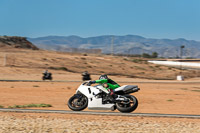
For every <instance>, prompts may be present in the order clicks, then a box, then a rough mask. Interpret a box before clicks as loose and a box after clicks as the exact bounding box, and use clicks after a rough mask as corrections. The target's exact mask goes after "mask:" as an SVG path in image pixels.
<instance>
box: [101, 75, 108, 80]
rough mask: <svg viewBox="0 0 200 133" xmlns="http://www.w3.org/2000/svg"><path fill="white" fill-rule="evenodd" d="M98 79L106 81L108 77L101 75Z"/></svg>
mask: <svg viewBox="0 0 200 133" xmlns="http://www.w3.org/2000/svg"><path fill="white" fill-rule="evenodd" d="M99 79H108V76H107V75H106V74H104V75H101V76H100V77H99Z"/></svg>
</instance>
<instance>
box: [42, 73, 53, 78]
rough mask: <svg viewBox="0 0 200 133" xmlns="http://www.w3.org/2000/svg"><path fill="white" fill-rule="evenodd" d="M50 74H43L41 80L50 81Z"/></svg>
mask: <svg viewBox="0 0 200 133" xmlns="http://www.w3.org/2000/svg"><path fill="white" fill-rule="evenodd" d="M52 79H53V78H52V74H51V73H49V72H48V73H43V77H42V80H52Z"/></svg>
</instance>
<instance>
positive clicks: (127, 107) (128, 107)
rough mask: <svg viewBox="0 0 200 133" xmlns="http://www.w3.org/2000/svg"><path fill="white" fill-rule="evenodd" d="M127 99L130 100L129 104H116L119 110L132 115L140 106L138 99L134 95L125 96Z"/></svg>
mask: <svg viewBox="0 0 200 133" xmlns="http://www.w3.org/2000/svg"><path fill="white" fill-rule="evenodd" d="M125 97H126V98H128V99H129V101H128V102H124V101H121V102H120V103H116V106H117V110H119V111H120V112H123V113H130V112H132V111H134V110H135V109H136V108H137V106H138V100H137V98H136V97H134V96H132V95H125Z"/></svg>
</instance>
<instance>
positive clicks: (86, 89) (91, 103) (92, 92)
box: [76, 84, 115, 110]
mask: <svg viewBox="0 0 200 133" xmlns="http://www.w3.org/2000/svg"><path fill="white" fill-rule="evenodd" d="M101 91H104V92H105V93H109V92H108V91H107V90H106V89H105V88H104V87H103V86H102V85H97V86H87V85H84V84H81V85H80V86H79V88H78V89H77V91H76V93H78V92H81V93H82V94H84V95H85V96H86V97H87V98H88V109H93V110H114V108H115V104H111V103H109V104H102V98H98V97H96V95H97V94H99V93H100V92H101Z"/></svg>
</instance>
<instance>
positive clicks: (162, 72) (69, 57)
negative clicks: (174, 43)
mask: <svg viewBox="0 0 200 133" xmlns="http://www.w3.org/2000/svg"><path fill="white" fill-rule="evenodd" d="M5 54H6V58H7V62H6V66H7V67H0V70H1V71H3V72H4V73H12V72H16V73H20V74H22V73H28V72H27V71H32V72H35V73H37V71H38V70H40V71H42V70H44V69H50V70H51V71H54V73H60V72H64V73H65V72H73V73H82V72H83V71H85V70H87V71H89V72H90V73H91V74H98V75H99V74H102V73H107V74H109V75H120V76H127V77H132V78H146V79H176V76H177V75H178V74H179V72H180V70H179V69H177V68H174V67H167V66H160V65H155V64H151V63H148V62H147V59H144V58H135V57H120V56H114V57H113V56H108V55H95V54H87V56H85V54H79V53H62V52H50V51H42V50H39V51H32V50H22V49H17V50H16V49H11V50H8V49H1V50H0V65H1V66H3V64H4V56H5ZM29 73H30V72H29ZM182 73H183V75H184V77H185V78H190V77H195V76H199V75H200V73H199V71H197V70H196V71H194V70H190V71H189V70H183V72H182Z"/></svg>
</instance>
